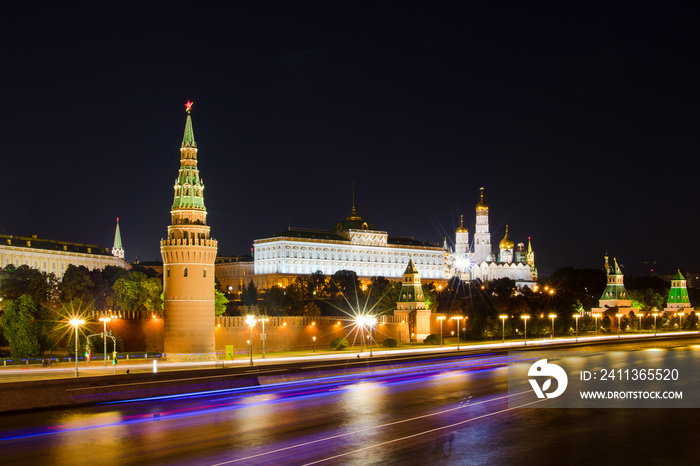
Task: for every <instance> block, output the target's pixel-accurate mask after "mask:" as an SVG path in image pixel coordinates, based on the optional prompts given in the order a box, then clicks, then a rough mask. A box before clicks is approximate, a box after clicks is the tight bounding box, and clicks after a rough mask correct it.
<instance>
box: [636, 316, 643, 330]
mask: <svg viewBox="0 0 700 466" xmlns="http://www.w3.org/2000/svg"><path fill="white" fill-rule="evenodd" d="M643 316H644V314H642V313H641V312H640V313H638V314H637V317H639V333H642V317H643Z"/></svg>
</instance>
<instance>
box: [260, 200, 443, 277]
mask: <svg viewBox="0 0 700 466" xmlns="http://www.w3.org/2000/svg"><path fill="white" fill-rule="evenodd" d="M253 257H254V274H255V279H256V280H257V283H256V280H254V283H256V285H257V286H259V287H260V285H262V287H263V288H267V287H269V286H271V285H273V284H279V285H281V286H286V285H288V284H289V283H290V281H291V280H293V279H294V277H296V276H297V275H304V274H311V273H314V272H316V271H321V272H323V273H324V274H325V275H333V274H334V273H336V272H338V271H340V270H351V271H353V272H355V273H356V274H357V275H358V277H360V278H361V279H369V278H370V277H378V276H383V277H387V278H394V279H398V278H400V277H401V276H402V274H403V271H404V269H405V267H406V264H408V263H409V260H411V259H413V262H414V264H415V267H416V270H418V271H419V273H420V274H421V276H423V277H424V278H426V279H434V280H436V281H444V280H445V251H444V250H443V249H442V248H441V247H439V246H435V245H432V244H430V243H426V242H423V241H418V240H416V239H414V238H409V237H403V236H392V235H389V234H388V233H387V232H386V231H382V230H379V229H378V228H376V227H375V226H374V225H373V224H372V223H370V222H367V221H365V220H363V219H362V217H360V216H359V215H358V214H357V212H356V211H355V206H354V205H353V207H352V212H351V213H350V215H348V216H347V217H346V218H345V220H343V221H341V222H338V223H337V224H336V226H335V228H334V229H332V230H311V229H301V228H289V229H288V230H285V231H282V232H280V233H276V234H274V235H271V236H268V237H266V238H261V239H256V240H255V241H254V243H253ZM258 284H259V285H258Z"/></svg>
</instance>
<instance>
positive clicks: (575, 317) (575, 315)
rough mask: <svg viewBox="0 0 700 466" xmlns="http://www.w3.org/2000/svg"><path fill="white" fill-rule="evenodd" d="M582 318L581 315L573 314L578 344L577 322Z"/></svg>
mask: <svg viewBox="0 0 700 466" xmlns="http://www.w3.org/2000/svg"><path fill="white" fill-rule="evenodd" d="M581 317H583V316H582V315H581V314H574V319H576V341H577V342H578V320H579V319H580V318H581Z"/></svg>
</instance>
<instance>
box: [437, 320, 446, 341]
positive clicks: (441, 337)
mask: <svg viewBox="0 0 700 466" xmlns="http://www.w3.org/2000/svg"><path fill="white" fill-rule="evenodd" d="M438 320H439V321H440V348H442V321H443V320H445V316H440V317H438Z"/></svg>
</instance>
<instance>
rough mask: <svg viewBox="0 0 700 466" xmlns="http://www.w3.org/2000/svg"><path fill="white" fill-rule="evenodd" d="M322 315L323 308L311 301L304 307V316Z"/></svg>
mask: <svg viewBox="0 0 700 466" xmlns="http://www.w3.org/2000/svg"><path fill="white" fill-rule="evenodd" d="M320 315H321V309H320V308H319V307H318V306H317V305H316V303H314V302H313V301H310V302H308V303H307V304H306V306H305V307H304V316H306V317H318V316H320Z"/></svg>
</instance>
